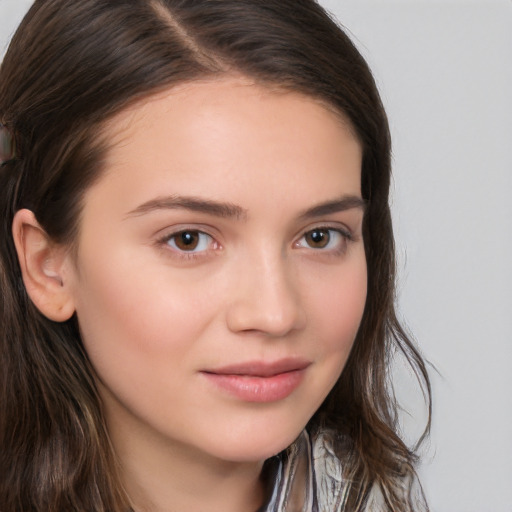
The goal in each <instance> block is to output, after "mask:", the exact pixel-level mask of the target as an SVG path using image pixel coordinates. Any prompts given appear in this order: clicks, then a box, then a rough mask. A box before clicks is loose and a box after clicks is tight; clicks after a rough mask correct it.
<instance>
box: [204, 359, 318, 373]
mask: <svg viewBox="0 0 512 512" xmlns="http://www.w3.org/2000/svg"><path fill="white" fill-rule="evenodd" d="M310 364H311V362H310V361H307V360H305V359H295V358H288V359H279V360H277V361H247V362H241V363H235V364H230V365H227V366H222V367H218V368H213V369H209V370H204V371H205V373H213V374H217V375H245V376H249V377H273V376H274V375H279V374H281V373H288V372H293V371H300V370H304V369H305V368H307V367H308V366H309V365H310Z"/></svg>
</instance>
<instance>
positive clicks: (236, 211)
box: [127, 196, 247, 219]
mask: <svg viewBox="0 0 512 512" xmlns="http://www.w3.org/2000/svg"><path fill="white" fill-rule="evenodd" d="M180 209H183V210H190V211H193V212H199V213H206V214H209V215H214V216H216V217H225V218H230V217H233V218H236V219H246V218H247V210H245V209H244V208H242V207H241V206H237V205H236V204H232V203H224V202H218V201H212V200H210V199H202V198H198V197H194V196H167V197H157V198H156V199H151V200H150V201H147V202H145V203H143V204H141V205H140V206H137V208H135V209H134V210H131V211H130V212H129V213H128V215H127V216H128V217H131V216H138V215H144V214H145V213H150V212H153V211H157V210H180Z"/></svg>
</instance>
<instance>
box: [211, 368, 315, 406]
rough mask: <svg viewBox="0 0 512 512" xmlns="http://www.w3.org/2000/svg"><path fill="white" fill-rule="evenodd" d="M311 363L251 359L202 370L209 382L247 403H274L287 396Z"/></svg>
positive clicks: (297, 384)
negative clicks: (256, 360)
mask: <svg viewBox="0 0 512 512" xmlns="http://www.w3.org/2000/svg"><path fill="white" fill-rule="evenodd" d="M310 364H311V363H310V362H309V361H303V360H292V359H288V360H281V361H276V362H274V363H262V362H250V363H243V364H239V365H232V366H226V367H223V368H218V369H214V370H208V371H203V372H201V373H202V374H203V375H204V376H205V377H206V378H207V379H208V380H209V381H210V382H211V383H212V384H214V385H215V386H216V387H218V388H220V389H221V390H223V391H225V392H227V393H228V394H230V395H232V396H233V397H235V398H237V399H239V400H243V401H246V402H276V401H279V400H283V399H285V398H286V397H288V396H290V395H291V394H292V393H293V392H294V391H295V389H297V387H298V386H299V385H300V383H301V382H302V380H303V378H304V374H305V372H306V369H307V368H308V366H309V365H310Z"/></svg>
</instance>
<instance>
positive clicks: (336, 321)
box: [311, 260, 367, 371]
mask: <svg viewBox="0 0 512 512" xmlns="http://www.w3.org/2000/svg"><path fill="white" fill-rule="evenodd" d="M323 282H324V285H323V286H321V287H318V288H317V289H316V290H315V291H314V293H313V295H312V297H311V300H312V303H314V305H313V306H312V308H311V310H312V311H314V315H315V318H316V322H315V323H316V329H317V330H318V332H319V333H321V334H322V336H321V338H322V340H323V342H322V343H321V350H322V351H323V352H324V355H325V356H326V357H328V356H329V355H330V356H331V357H332V358H333V365H335V366H336V365H338V366H339V369H340V371H341V368H343V366H344V364H345V361H346V359H347V358H348V354H349V353H350V350H351V348H352V345H353V343H354V340H355V337H356V334H357V331H358V329H359V325H360V323H361V319H362V316H363V311H364V307H365V303H366V293H367V274H366V263H365V262H364V260H360V261H359V262H357V264H356V265H353V266H351V267H350V268H346V269H341V270H340V272H339V273H338V274H337V275H335V276H332V278H331V279H325V280H324V281H323ZM319 349H320V347H319ZM336 361H337V362H336Z"/></svg>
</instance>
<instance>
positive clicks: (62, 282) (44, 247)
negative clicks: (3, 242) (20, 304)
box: [12, 210, 75, 322]
mask: <svg viewBox="0 0 512 512" xmlns="http://www.w3.org/2000/svg"><path fill="white" fill-rule="evenodd" d="M12 234H13V237H14V244H15V246H16V251H17V253H18V260H19V262H20V267H21V273H22V276H23V283H24V284H25V288H26V290H27V293H28V295H29V297H30V298H31V300H32V302H33V303H34V304H35V306H36V307H37V309H39V311H40V312H41V313H42V314H43V315H44V316H46V317H47V318H49V319H50V320H53V321H55V322H64V321H66V320H68V319H69V318H70V317H71V316H72V315H73V313H74V311H75V305H74V301H73V296H72V294H71V291H70V289H69V288H70V287H69V286H68V283H67V279H66V276H67V272H66V268H67V267H66V266H67V265H69V254H68V251H67V250H66V248H65V247H63V246H60V245H57V244H55V243H53V242H52V241H51V240H50V238H49V237H48V235H47V234H46V232H45V231H44V230H43V229H42V228H41V226H40V225H39V223H38V222H37V220H36V218H35V215H34V214H33V213H32V212H31V211H30V210H19V211H18V212H17V213H16V215H15V216H14V220H13V224H12Z"/></svg>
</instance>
